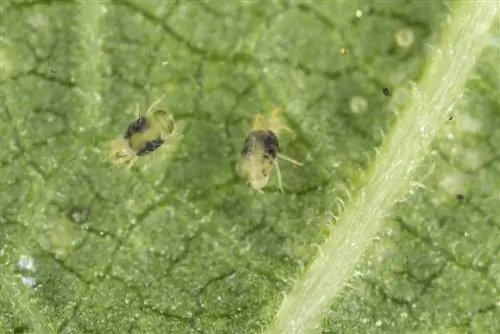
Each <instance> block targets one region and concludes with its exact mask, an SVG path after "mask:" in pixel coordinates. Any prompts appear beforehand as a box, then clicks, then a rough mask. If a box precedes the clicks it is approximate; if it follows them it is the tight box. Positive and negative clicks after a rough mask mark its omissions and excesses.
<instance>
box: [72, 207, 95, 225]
mask: <svg viewBox="0 0 500 334" xmlns="http://www.w3.org/2000/svg"><path fill="white" fill-rule="evenodd" d="M67 216H68V219H69V220H71V221H72V222H73V223H75V224H83V223H85V222H86V221H87V220H88V219H89V216H90V209H89V208H85V207H81V206H74V207H72V208H71V209H70V210H69V211H68V214H67Z"/></svg>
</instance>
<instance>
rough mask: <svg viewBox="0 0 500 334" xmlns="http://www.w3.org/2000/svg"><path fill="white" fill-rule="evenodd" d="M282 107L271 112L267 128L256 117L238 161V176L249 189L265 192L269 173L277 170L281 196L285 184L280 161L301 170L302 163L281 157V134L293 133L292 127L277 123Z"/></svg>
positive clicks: (261, 120) (257, 116)
mask: <svg viewBox="0 0 500 334" xmlns="http://www.w3.org/2000/svg"><path fill="white" fill-rule="evenodd" d="M282 109H283V108H282V107H278V108H275V109H273V110H272V111H271V113H270V116H269V118H268V122H267V123H268V124H267V126H266V125H263V124H262V123H263V118H262V116H261V115H260V114H257V115H256V116H255V118H254V122H253V128H252V131H251V132H250V134H249V135H248V137H247V138H246V139H245V142H244V143H243V148H242V149H241V151H240V159H239V161H238V166H237V169H238V172H239V174H240V175H241V176H242V177H243V178H244V179H245V180H246V181H247V182H248V184H249V185H250V187H252V188H253V189H255V190H257V191H258V192H262V188H264V187H265V186H266V184H267V182H268V180H269V173H270V172H271V170H272V169H273V167H274V166H276V173H277V174H278V186H279V189H280V191H281V192H284V190H283V181H282V177H281V171H280V167H279V164H278V160H279V159H283V160H287V161H289V162H291V163H293V164H295V165H298V166H302V163H300V162H298V161H296V160H293V159H291V158H289V157H287V156H285V155H282V154H281V153H279V140H278V136H277V134H278V132H279V131H280V130H286V131H288V132H293V131H292V130H291V129H290V128H289V127H287V126H284V125H280V124H278V123H277V122H276V117H277V116H278V114H279V113H280V112H281V111H282Z"/></svg>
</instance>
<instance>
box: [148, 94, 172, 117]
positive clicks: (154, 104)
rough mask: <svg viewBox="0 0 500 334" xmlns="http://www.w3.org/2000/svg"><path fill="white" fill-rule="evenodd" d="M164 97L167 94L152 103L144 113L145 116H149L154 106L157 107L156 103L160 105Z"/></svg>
mask: <svg viewBox="0 0 500 334" xmlns="http://www.w3.org/2000/svg"><path fill="white" fill-rule="evenodd" d="M165 96H167V94H163V95H162V96H160V97H159V98H158V99H157V100H156V101H154V102H153V103H152V104H151V105H150V106H149V108H148V110H146V112H145V115H147V114H149V113H150V112H151V110H152V109H153V108H154V107H155V106H156V105H158V103H160V102H161V101H162V100H163V99H164V98H165Z"/></svg>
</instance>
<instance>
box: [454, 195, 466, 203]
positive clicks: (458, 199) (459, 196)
mask: <svg viewBox="0 0 500 334" xmlns="http://www.w3.org/2000/svg"><path fill="white" fill-rule="evenodd" d="M455 198H456V199H457V201H459V202H462V201H463V200H464V199H465V196H464V195H463V194H457V195H456V196H455Z"/></svg>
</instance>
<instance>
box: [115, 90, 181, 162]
mask: <svg viewBox="0 0 500 334" xmlns="http://www.w3.org/2000/svg"><path fill="white" fill-rule="evenodd" d="M162 99H163V97H162V98H160V99H158V100H157V101H156V102H154V103H153V104H152V105H151V107H149V109H148V110H147V111H146V113H145V114H144V116H139V117H138V118H137V119H136V120H135V121H133V122H132V123H130V124H129V125H128V127H127V129H126V130H125V133H124V134H123V135H122V136H120V137H119V138H117V139H114V140H112V141H111V142H110V147H109V154H108V155H109V158H110V159H111V161H112V163H113V164H115V165H123V164H125V163H128V164H127V169H130V168H131V167H132V166H133V165H134V163H135V162H136V161H137V159H138V158H139V157H141V156H144V155H147V154H150V153H152V152H154V151H156V150H158V149H161V148H165V147H167V143H166V142H167V141H168V140H169V139H170V138H172V137H173V136H176V135H179V132H178V131H177V128H176V126H175V121H174V119H173V116H172V115H171V114H170V113H168V112H167V111H165V110H163V109H156V110H154V111H152V109H153V107H154V106H155V105H156V104H158V103H159V102H160V101H161V100H162Z"/></svg>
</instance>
